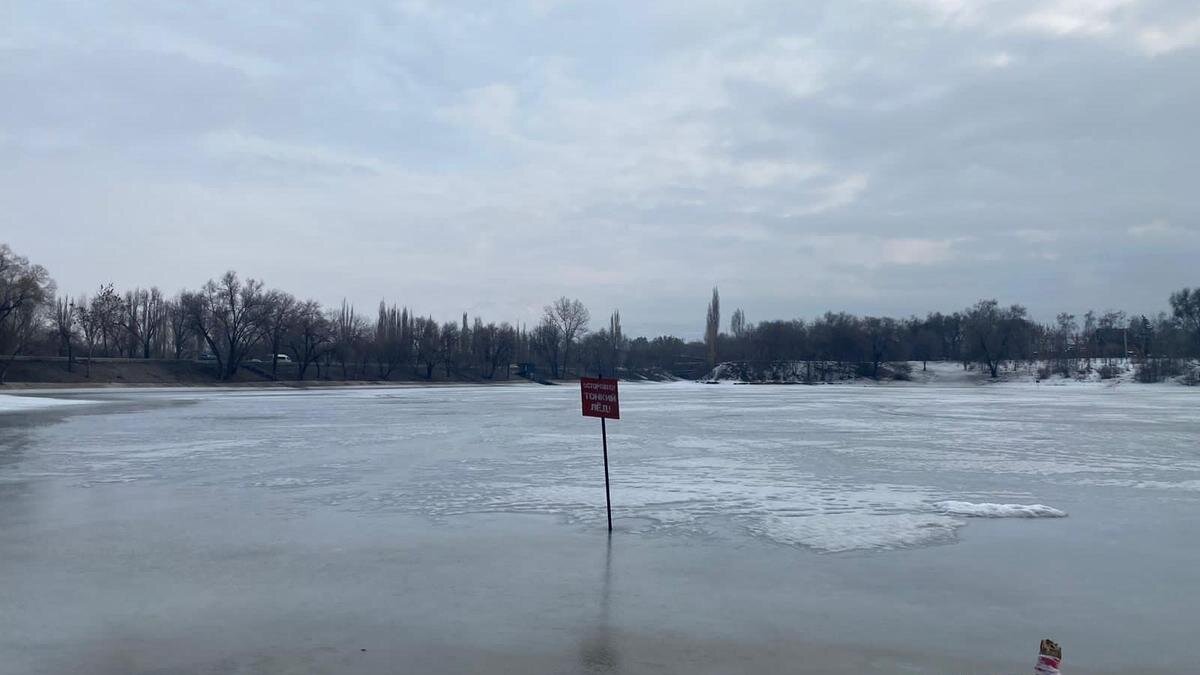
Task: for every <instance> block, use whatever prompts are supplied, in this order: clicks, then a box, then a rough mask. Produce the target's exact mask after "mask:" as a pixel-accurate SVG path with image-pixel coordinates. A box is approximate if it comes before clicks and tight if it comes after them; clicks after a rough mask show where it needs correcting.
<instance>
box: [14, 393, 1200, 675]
mask: <svg viewBox="0 0 1200 675" xmlns="http://www.w3.org/2000/svg"><path fill="white" fill-rule="evenodd" d="M54 397H55V398H56V399H60V400H61V399H76V400H82V401H86V402H83V403H75V404H60V405H55V406H53V407H44V408H43V407H41V404H42V403H46V402H45V401H39V402H33V401H30V400H28V399H25V398H22V399H21V400H16V399H13V398H8V397H3V396H0V399H5V398H6V399H7V400H0V410H5V409H7V410H8V412H0V579H3V583H0V672H3V673H67V672H95V673H136V672H154V673H176V672H178V673H184V672H212V673H225V672H231V673H308V672H330V673H335V672H336V673H340V672H362V673H374V672H432V673H453V672H488V673H540V672H564V673H570V672H621V673H641V672H669V673H706V672H711V673H725V672H845V673H860V672H878V673H893V672H948V673H949V672H954V673H963V672H987V673H994V672H1012V673H1029V672H1032V666H1033V661H1034V657H1035V655H1036V650H1037V644H1038V640H1040V639H1041V638H1043V637H1053V638H1055V639H1056V640H1058V641H1059V642H1060V643H1061V644H1062V645H1063V647H1064V652H1065V656H1066V659H1065V664H1066V666H1067V667H1068V668H1069V670H1068V671H1067V672H1070V673H1088V672H1112V673H1116V672H1128V673H1134V672H1136V673H1154V672H1164V673H1166V672H1173V673H1187V672H1195V671H1196V667H1197V664H1200V641H1197V640H1196V639H1195V635H1197V634H1198V633H1200V610H1198V609H1197V608H1198V607H1200V442H1198V441H1200V392H1196V391H1192V390H1188V389H1184V388H1178V387H1169V386H1124V387H1121V388H1112V387H1098V386H1097V387H1065V388H1047V387H1043V388H1038V387H1034V386H1032V385H1030V386H1023V385H1012V386H991V387H959V388H936V387H932V386H909V387H853V386H827V387H751V386H704V385H694V384H669V385H649V384H647V385H622V392H621V398H622V406H621V407H622V410H621V413H622V417H623V419H622V420H620V421H619V422H614V423H612V424H610V425H609V450H610V458H611V462H612V466H611V469H612V481H613V488H612V495H613V501H614V520H615V527H616V532H615V533H614V535H613V536H612V538H611V540H610V539H609V538H608V537H607V533H606V532H605V525H604V483H603V478H604V474H603V466H602V464H601V456H600V428H599V427H600V425H599V421H598V420H594V419H588V418H582V417H580V415H579V393H578V389H577V388H576V387H565V386H564V387H539V386H534V385H515V386H507V387H505V386H493V387H441V388H416V387H414V388H394V389H337V390H309V391H281V390H269V391H261V390H236V391H216V390H207V391H206V390H161V391H150V390H142V391H132V390H126V391H112V390H110V391H105V392H79V393H73V394H70V395H67V394H55V395H54ZM60 403H61V401H60Z"/></svg>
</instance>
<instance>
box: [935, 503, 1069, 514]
mask: <svg viewBox="0 0 1200 675" xmlns="http://www.w3.org/2000/svg"><path fill="white" fill-rule="evenodd" d="M933 508H934V509H936V510H938V511H941V512H942V513H946V514H949V515H952V516H968V517H971V518H1066V517H1067V513H1066V512H1065V511H1060V510H1058V509H1056V508H1053V507H1050V506H1046V505H1045V504H991V503H987V502H984V503H980V504H976V503H974V502H958V501H944V502H937V503H935V504H934V505H933Z"/></svg>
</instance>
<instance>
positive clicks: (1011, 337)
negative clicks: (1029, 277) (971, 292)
mask: <svg viewBox="0 0 1200 675" xmlns="http://www.w3.org/2000/svg"><path fill="white" fill-rule="evenodd" d="M964 325H965V329H966V330H965V332H966V335H967V341H966V348H967V354H968V356H970V357H971V358H973V359H975V360H976V361H978V362H979V363H981V364H983V365H985V366H987V368H988V372H989V373H990V374H991V376H992V377H993V378H995V377H999V370H1000V364H1001V363H1003V362H1004V361H1005V360H1007V359H1009V358H1012V356H1013V355H1014V354H1015V353H1017V352H1018V349H1019V343H1020V341H1021V338H1022V331H1023V330H1024V329H1025V328H1026V321H1025V308H1024V307H1022V306H1020V305H1012V306H1011V307H1000V305H999V303H997V302H996V301H995V300H980V301H979V302H977V303H975V306H974V307H971V308H970V309H968V310H967V311H966V312H965V313H964Z"/></svg>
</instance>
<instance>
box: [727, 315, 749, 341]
mask: <svg viewBox="0 0 1200 675" xmlns="http://www.w3.org/2000/svg"><path fill="white" fill-rule="evenodd" d="M729 333H730V334H731V335H733V337H735V338H737V339H739V340H740V339H742V338H743V337H745V336H746V313H745V312H743V311H742V308H741V307H739V308H737V309H735V310H733V316H732V317H731V318H730V319H729Z"/></svg>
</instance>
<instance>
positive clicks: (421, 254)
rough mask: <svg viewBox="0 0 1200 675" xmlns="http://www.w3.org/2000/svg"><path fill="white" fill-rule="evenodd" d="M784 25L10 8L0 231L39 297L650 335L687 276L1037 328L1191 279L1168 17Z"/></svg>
mask: <svg viewBox="0 0 1200 675" xmlns="http://www.w3.org/2000/svg"><path fill="white" fill-rule="evenodd" d="M796 4H800V3H772V2H753V3H728V4H725V3H715V2H714V3H710V2H687V3H683V2H664V3H653V4H652V5H649V4H648V5H649V6H644V5H642V4H640V3H636V4H635V3H628V4H626V3H621V4H609V3H604V4H600V5H598V4H586V3H575V2H555V1H553V0H529V1H527V2H518V3H512V4H511V5H508V6H506V7H504V8H497V7H493V6H492V4H491V3H479V4H471V3H435V2H389V3H362V4H359V5H356V7H355V8H353V9H349V8H342V7H337V6H332V7H321V6H320V5H315V4H314V5H300V4H294V5H293V4H289V5H288V6H287V9H286V10H278V9H276V8H273V7H271V6H269V5H265V4H258V3H229V4H223V3H213V4H209V5H204V6H199V5H190V4H189V5H179V6H166V5H164V6H158V5H154V4H149V5H145V6H139V5H135V4H124V3H115V4H107V3H106V4H105V6H104V7H99V6H93V5H88V4H84V5H75V4H70V5H67V4H59V3H23V4H18V5H13V6H11V7H10V8H8V11H7V12H6V13H7V14H8V17H9V20H8V21H7V22H5V25H4V26H0V50H3V53H4V59H3V64H2V65H0V87H2V89H0V91H3V94H4V100H5V101H6V105H5V106H4V108H3V109H0V151H2V152H3V154H4V157H5V161H4V162H3V184H2V187H0V198H2V199H3V201H4V204H5V206H6V208H5V209H4V210H3V214H2V215H0V242H7V243H9V244H10V245H11V246H12V247H13V248H14V250H16V251H17V252H18V253H20V254H22V255H26V256H28V257H29V258H31V259H32V260H34V261H35V262H38V263H40V264H43V265H45V266H46V267H47V268H49V270H50V272H51V274H52V275H53V276H54V277H55V279H56V280H57V282H58V285H59V288H60V290H61V291H63V292H67V293H70V294H76V293H82V292H89V291H91V290H92V289H94V288H95V287H96V285H97V284H99V283H102V282H105V283H106V282H112V283H114V284H116V285H117V286H118V287H121V288H129V287H133V286H136V285H140V286H151V285H156V286H159V287H160V288H162V289H164V290H165V291H168V292H173V291H174V290H177V289H179V288H182V287H189V288H194V287H196V286H198V285H200V284H201V283H203V282H204V281H205V280H207V279H209V278H213V277H217V276H219V275H220V274H221V273H222V272H223V271H224V270H226V269H230V268H232V269H236V270H237V271H238V272H239V273H240V274H241V275H242V276H253V277H256V278H261V279H264V280H265V281H266V283H267V284H268V285H269V286H272V287H279V288H283V289H286V290H289V291H291V292H293V293H295V294H296V295H298V296H302V297H312V298H316V299H318V300H320V301H322V302H324V303H327V304H336V303H338V302H340V301H341V299H342V298H343V297H344V298H346V299H348V300H349V301H351V302H353V303H355V304H356V305H357V306H358V307H359V308H360V309H362V310H364V311H367V312H371V311H373V310H374V307H375V305H376V304H377V303H378V302H379V301H380V299H386V300H388V301H389V302H396V303H399V304H404V305H407V306H409V307H411V308H413V309H414V310H415V311H417V312H420V313H422V314H428V313H432V314H433V315H434V316H436V317H438V318H442V319H448V318H451V317H454V316H457V315H459V314H461V313H462V312H464V311H465V312H469V313H471V314H472V315H476V314H477V315H481V316H483V317H485V318H486V319H488V320H496V321H500V320H508V321H526V322H530V323H533V322H534V321H535V320H536V317H537V315H538V314H539V313H540V312H541V307H542V306H543V305H544V304H546V303H547V302H549V301H550V300H552V299H553V298H556V297H558V296H560V295H567V296H571V297H578V298H580V299H581V300H583V301H584V303H585V304H586V305H588V306H589V307H590V308H591V310H592V313H593V315H594V316H595V317H597V318H599V317H600V316H602V315H604V314H606V313H607V312H608V311H610V310H611V309H616V308H619V309H620V310H621V312H622V317H623V318H624V321H625V324H626V327H627V329H628V330H629V332H632V333H637V334H659V333H675V334H679V335H684V336H686V337H698V336H699V335H700V333H701V332H702V331H703V313H704V307H705V304H706V303H707V300H708V294H709V290H710V289H711V287H713V286H719V287H720V289H721V295H722V304H723V306H724V307H725V311H726V315H728V313H730V312H732V310H733V308H734V307H742V308H744V309H745V311H746V314H747V316H748V318H749V319H750V320H751V321H758V320H762V319H770V318H793V317H811V316H814V315H817V314H820V313H822V312H824V311H825V310H827V309H831V310H845V311H850V312H855V313H860V314H879V313H881V314H889V315H895V316H906V315H909V314H924V313H926V312H927V311H932V310H940V311H952V310H955V309H959V308H962V307H964V306H966V305H968V304H971V303H973V302H974V301H975V300H977V299H979V298H982V297H995V298H997V299H999V300H1000V301H1001V302H1003V303H1021V304H1024V305H1026V306H1027V307H1028V308H1029V309H1030V311H1031V313H1032V314H1033V316H1034V317H1035V318H1038V319H1041V320H1049V319H1050V318H1052V316H1053V314H1054V313H1055V312H1058V311H1071V312H1075V313H1082V312H1083V311H1085V310H1087V309H1089V308H1092V309H1096V310H1104V309H1110V308H1111V309H1120V310H1129V311H1134V312H1146V313H1154V312H1158V311H1161V310H1164V309H1166V307H1167V296H1168V294H1169V293H1170V292H1171V291H1173V290H1176V289H1178V288H1180V287H1182V286H1188V285H1196V284H1200V277H1198V276H1197V274H1196V270H1197V269H1198V266H1197V264H1196V261H1197V259H1198V254H1200V221H1198V219H1197V200H1196V199H1195V196H1194V195H1193V192H1194V190H1195V188H1194V185H1193V184H1194V182H1195V176H1196V175H1198V171H1197V169H1200V159H1198V152H1197V151H1198V150H1200V142H1198V141H1200V132H1198V131H1197V129H1196V125H1195V119H1198V118H1200V78H1197V77H1196V73H1197V72H1200V9H1198V8H1197V7H1196V6H1195V5H1194V4H1191V3H1184V2H1142V1H1137V0H1094V1H1090V2H1089V1H1082V0H1080V1H1073V0H1054V1H1052V2H1038V3H1032V2H1029V3H1026V2H1013V3H984V2H971V1H970V0H895V1H891V2H881V3H870V4H857V3H841V2H829V3H802V6H793V5H796ZM594 323H596V322H594Z"/></svg>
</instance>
